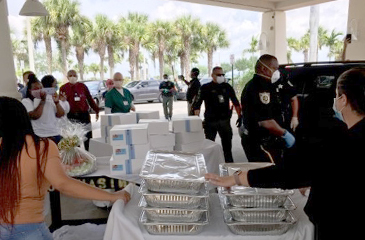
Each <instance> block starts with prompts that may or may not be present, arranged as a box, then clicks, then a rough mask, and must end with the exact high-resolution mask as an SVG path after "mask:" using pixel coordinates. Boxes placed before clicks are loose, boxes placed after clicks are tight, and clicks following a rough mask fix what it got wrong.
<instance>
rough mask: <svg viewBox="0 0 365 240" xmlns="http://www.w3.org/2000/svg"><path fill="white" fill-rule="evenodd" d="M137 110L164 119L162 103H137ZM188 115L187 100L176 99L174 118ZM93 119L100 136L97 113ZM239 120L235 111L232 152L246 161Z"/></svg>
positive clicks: (94, 130)
mask: <svg viewBox="0 0 365 240" xmlns="http://www.w3.org/2000/svg"><path fill="white" fill-rule="evenodd" d="M135 106H136V111H159V112H160V118H161V119H164V114H163V108H162V103H158V102H153V103H135ZM203 113H204V106H202V109H201V114H200V115H201V116H200V117H201V118H202V119H203ZM103 114H104V111H102V112H100V115H103ZM185 116H187V102H186V101H176V102H174V104H173V116H172V119H174V118H180V117H185ZM91 117H92V118H91V121H92V126H93V137H95V138H97V137H100V121H95V114H91ZM236 121H237V114H236V113H233V116H232V119H231V126H232V129H233V140H232V154H233V159H234V161H235V162H246V161H247V158H246V155H245V153H244V151H243V149H242V146H241V138H240V136H239V135H238V130H237V128H236V126H235V124H236ZM216 142H217V143H219V144H220V143H221V140H220V138H219V135H217V139H216Z"/></svg>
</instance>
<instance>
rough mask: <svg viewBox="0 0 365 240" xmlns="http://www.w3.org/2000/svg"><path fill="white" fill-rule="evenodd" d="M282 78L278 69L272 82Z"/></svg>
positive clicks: (272, 77)
mask: <svg viewBox="0 0 365 240" xmlns="http://www.w3.org/2000/svg"><path fill="white" fill-rule="evenodd" d="M279 79H280V72H279V70H276V71H275V72H274V73H273V74H272V76H271V83H276V82H277V81H278V80H279Z"/></svg>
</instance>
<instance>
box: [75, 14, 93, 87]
mask: <svg viewBox="0 0 365 240" xmlns="http://www.w3.org/2000/svg"><path fill="white" fill-rule="evenodd" d="M91 30H92V22H91V21H90V19H88V18H87V17H86V16H81V21H80V22H78V23H76V24H75V25H73V26H72V34H71V39H70V43H71V45H72V46H74V47H75V52H76V58H77V62H78V69H79V73H80V80H81V81H82V80H84V71H85V68H84V59H85V53H86V54H87V53H88V51H89V49H90V43H89V40H90V37H89V34H90V32H91Z"/></svg>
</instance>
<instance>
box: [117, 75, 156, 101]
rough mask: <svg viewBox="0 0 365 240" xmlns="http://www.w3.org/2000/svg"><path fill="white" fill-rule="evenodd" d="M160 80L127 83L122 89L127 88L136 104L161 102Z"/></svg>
mask: <svg viewBox="0 0 365 240" xmlns="http://www.w3.org/2000/svg"><path fill="white" fill-rule="evenodd" d="M160 83H161V81H160V80H143V81H132V82H129V83H127V84H126V85H125V86H124V87H125V88H127V89H128V90H129V91H130V92H131V93H132V94H133V96H134V101H136V102H144V101H147V102H153V101H155V100H158V101H160V102H162V96H161V92H160V89H159V87H160Z"/></svg>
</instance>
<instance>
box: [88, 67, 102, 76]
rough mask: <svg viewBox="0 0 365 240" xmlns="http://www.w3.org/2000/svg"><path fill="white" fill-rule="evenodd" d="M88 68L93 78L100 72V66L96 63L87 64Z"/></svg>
mask: <svg viewBox="0 0 365 240" xmlns="http://www.w3.org/2000/svg"><path fill="white" fill-rule="evenodd" d="M88 70H89V71H90V72H92V73H93V74H94V78H95V79H96V74H97V73H98V72H100V66H99V65H98V64H96V63H91V64H90V65H89V66H88Z"/></svg>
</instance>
